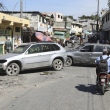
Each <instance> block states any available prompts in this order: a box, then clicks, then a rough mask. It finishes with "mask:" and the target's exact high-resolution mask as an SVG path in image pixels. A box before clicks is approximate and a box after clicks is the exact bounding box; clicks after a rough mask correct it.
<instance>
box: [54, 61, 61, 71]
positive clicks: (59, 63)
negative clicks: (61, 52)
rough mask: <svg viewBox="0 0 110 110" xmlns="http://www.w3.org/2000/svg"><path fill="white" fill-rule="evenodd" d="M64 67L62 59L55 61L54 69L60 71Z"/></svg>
mask: <svg viewBox="0 0 110 110" xmlns="http://www.w3.org/2000/svg"><path fill="white" fill-rule="evenodd" d="M62 67H63V62H62V61H61V60H60V59H55V60H54V61H53V69H54V70H55V71H60V70H61V69H62Z"/></svg>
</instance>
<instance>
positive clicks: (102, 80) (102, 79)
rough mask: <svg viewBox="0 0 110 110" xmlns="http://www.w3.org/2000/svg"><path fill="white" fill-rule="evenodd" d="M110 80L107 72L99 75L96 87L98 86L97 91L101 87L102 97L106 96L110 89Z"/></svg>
mask: <svg viewBox="0 0 110 110" xmlns="http://www.w3.org/2000/svg"><path fill="white" fill-rule="evenodd" d="M109 78H110V75H109V74H107V73H106V72H100V74H97V82H96V85H97V89H98V87H101V94H102V95H104V93H105V90H106V89H107V88H109V87H110V83H109Z"/></svg>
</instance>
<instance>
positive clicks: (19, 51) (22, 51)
mask: <svg viewBox="0 0 110 110" xmlns="http://www.w3.org/2000/svg"><path fill="white" fill-rule="evenodd" d="M29 46H30V45H21V46H19V47H17V48H16V49H14V50H13V51H11V53H24V52H25V51H26V50H27V49H28V48H29Z"/></svg>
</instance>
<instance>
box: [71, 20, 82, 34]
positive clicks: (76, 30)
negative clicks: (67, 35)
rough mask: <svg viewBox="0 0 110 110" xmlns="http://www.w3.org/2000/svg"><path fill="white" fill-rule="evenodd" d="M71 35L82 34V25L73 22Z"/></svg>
mask: <svg viewBox="0 0 110 110" xmlns="http://www.w3.org/2000/svg"><path fill="white" fill-rule="evenodd" d="M71 33H72V34H73V33H76V34H77V33H82V23H78V22H75V21H73V22H72V23H71Z"/></svg>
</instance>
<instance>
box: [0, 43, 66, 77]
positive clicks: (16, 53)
mask: <svg viewBox="0 0 110 110" xmlns="http://www.w3.org/2000/svg"><path fill="white" fill-rule="evenodd" d="M66 60H67V54H66V50H65V49H64V48H63V47H62V46H60V45H59V44H57V43H54V42H38V43H24V44H22V45H20V46H19V47H17V48H16V49H15V50H13V51H12V52H10V53H9V54H5V55H1V56H0V70H1V71H2V70H3V71H5V72H6V74H7V75H17V74H19V72H20V71H23V70H25V69H30V68H39V67H53V69H54V70H56V71H59V70H61V69H62V67H63V65H64V63H66Z"/></svg>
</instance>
